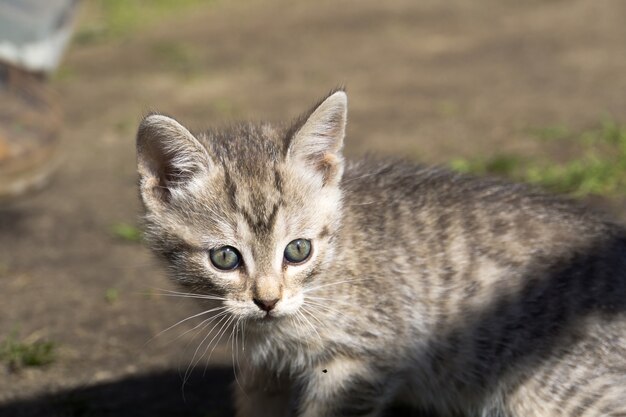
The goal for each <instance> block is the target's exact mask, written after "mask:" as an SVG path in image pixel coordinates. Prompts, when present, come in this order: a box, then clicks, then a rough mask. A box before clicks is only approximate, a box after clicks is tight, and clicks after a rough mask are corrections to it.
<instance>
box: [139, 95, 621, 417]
mask: <svg viewBox="0 0 626 417" xmlns="http://www.w3.org/2000/svg"><path fill="white" fill-rule="evenodd" d="M346 105H347V102H346V95H345V93H344V92H343V91H340V90H339V91H334V92H332V93H331V94H330V95H329V96H328V97H327V98H326V99H325V100H323V101H322V102H320V104H318V105H317V106H315V107H314V108H313V109H312V110H311V111H310V112H308V113H306V114H305V115H304V116H303V117H302V118H301V119H299V120H298V121H296V122H295V123H294V124H293V125H292V126H289V127H287V128H285V127H280V126H274V125H269V124H263V125H248V124H243V125H239V126H235V127H232V128H230V129H226V130H223V131H215V132H206V133H203V134H200V135H197V136H194V135H192V134H191V133H190V132H189V131H188V130H187V129H185V128H184V127H182V126H181V125H180V124H179V123H178V122H175V121H174V120H173V119H170V118H167V117H165V116H160V115H150V116H148V117H146V119H144V121H143V122H142V125H141V127H140V130H139V134H138V161H139V172H140V190H141V196H142V199H143V201H144V205H145V207H146V235H147V237H148V240H149V242H150V244H151V246H152V248H153V249H154V250H155V252H156V253H158V254H160V255H162V256H163V257H164V258H165V259H166V260H167V262H168V266H169V268H170V272H171V275H172V277H173V279H174V280H176V281H177V282H179V283H180V284H181V285H182V286H184V287H185V288H187V289H188V290H189V291H190V292H193V293H194V294H201V295H202V294H206V295H210V296H215V297H221V298H222V299H223V301H222V303H223V306H224V307H226V309H227V311H228V314H227V315H225V316H224V317H228V319H224V320H225V321H223V323H224V325H225V326H230V327H232V329H231V330H232V333H231V335H232V337H234V338H235V339H236V338H237V337H239V339H237V342H238V343H243V344H245V350H242V349H241V346H239V348H238V352H237V354H238V358H237V360H238V361H241V363H240V365H239V366H240V367H241V368H242V371H241V374H240V376H239V378H238V384H237V386H236V404H237V413H238V414H237V415H238V416H241V417H245V416H279V415H297V416H302V417H310V416H378V415H381V413H382V412H383V410H384V409H385V408H387V407H388V406H389V405H391V404H392V403H394V402H397V401H401V402H408V403H409V404H411V405H413V406H415V407H418V408H421V409H424V410H433V411H436V412H438V413H439V414H441V415H444V416H446V415H457V413H459V412H460V413H463V414H465V415H470V416H477V417H478V416H480V417H527V416H533V417H560V416H563V417H565V416H576V417H601V416H603V417H609V416H611V417H617V416H622V417H624V416H626V232H625V230H624V228H622V227H621V226H619V225H616V224H613V223H610V222H608V221H605V220H603V219H602V218H599V217H597V216H595V215H593V214H589V213H587V212H586V211H585V210H583V209H581V208H579V207H578V206H576V205H575V204H573V203H570V202H568V201H565V200H563V199H561V198H557V197H553V196H550V195H546V194H544V193H542V192H538V191H536V190H534V189H532V188H529V187H526V186H523V185H515V184H508V183H504V182H500V181H497V180H492V179H484V178H474V177H468V176H463V175H459V174H454V173H450V172H448V171H446V170H443V169H437V168H423V167H419V166H415V165H412V164H407V163H402V162H397V161H383V162H380V161H378V162H377V161H360V162H357V163H344V161H343V158H342V156H341V146H342V143H343V137H344V130H345V123H346ZM298 238H306V239H310V240H311V242H312V245H313V252H312V255H311V257H310V259H309V260H308V261H307V262H305V263H303V264H301V265H289V264H286V263H285V262H284V260H283V251H284V249H285V246H286V245H287V244H288V243H289V242H290V241H291V240H294V239H298ZM223 245H230V246H233V247H235V248H237V249H238V250H239V251H240V252H241V255H242V257H243V264H242V266H240V267H239V268H238V269H237V270H235V271H231V272H224V271H220V270H217V269H216V268H214V267H212V265H211V262H210V260H209V258H208V255H207V254H208V251H209V250H210V249H212V248H215V247H219V246H223ZM268 294H270V295H268ZM274 295H277V297H279V301H278V303H277V305H276V307H275V309H274V310H272V311H271V312H270V313H266V312H265V311H262V310H261V309H259V308H258V307H257V306H256V305H255V304H254V302H253V299H254V298H255V297H257V298H258V297H269V296H274ZM268 315H269V316H270V317H266V316H268ZM230 327H229V328H230ZM235 331H236V333H235ZM244 333H245V337H244Z"/></svg>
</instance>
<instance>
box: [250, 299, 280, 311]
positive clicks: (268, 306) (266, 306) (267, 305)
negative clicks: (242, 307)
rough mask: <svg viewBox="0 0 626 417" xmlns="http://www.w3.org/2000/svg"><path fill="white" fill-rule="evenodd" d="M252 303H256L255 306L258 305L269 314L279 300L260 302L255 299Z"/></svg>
mask: <svg viewBox="0 0 626 417" xmlns="http://www.w3.org/2000/svg"><path fill="white" fill-rule="evenodd" d="M252 301H254V304H256V305H257V306H258V307H259V308H260V309H261V310H263V311H267V312H268V313H269V312H270V311H271V310H273V309H274V307H275V306H276V303H277V302H278V298H275V299H273V300H259V299H256V298H255V299H253V300H252Z"/></svg>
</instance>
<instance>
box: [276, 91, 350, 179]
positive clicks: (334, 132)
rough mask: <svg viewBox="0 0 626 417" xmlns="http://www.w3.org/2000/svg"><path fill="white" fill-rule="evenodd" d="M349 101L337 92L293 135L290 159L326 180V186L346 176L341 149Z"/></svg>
mask: <svg viewBox="0 0 626 417" xmlns="http://www.w3.org/2000/svg"><path fill="white" fill-rule="evenodd" d="M347 112H348V97H347V96H346V93H345V91H343V90H336V91H334V92H332V93H331V94H330V95H329V96H328V97H326V98H325V99H324V100H323V101H322V102H321V103H319V104H318V105H317V106H316V107H315V108H314V109H313V110H312V111H311V112H310V113H309V114H308V116H307V117H306V119H304V121H300V122H299V123H297V124H296V126H295V127H297V130H296V132H295V133H294V134H290V136H291V143H290V144H289V150H288V152H287V156H288V158H289V159H290V160H292V161H293V162H295V163H298V164H300V165H302V166H305V167H308V169H309V170H310V171H311V172H316V173H317V174H318V175H321V177H322V178H323V183H324V185H328V184H332V185H336V184H338V183H339V181H340V180H341V175H342V173H343V157H342V156H341V148H342V147H343V139H344V136H345V133H346V121H347Z"/></svg>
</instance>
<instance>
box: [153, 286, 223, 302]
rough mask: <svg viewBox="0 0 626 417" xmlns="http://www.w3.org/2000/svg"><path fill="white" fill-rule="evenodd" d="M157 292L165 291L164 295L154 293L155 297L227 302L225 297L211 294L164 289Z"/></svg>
mask: <svg viewBox="0 0 626 417" xmlns="http://www.w3.org/2000/svg"><path fill="white" fill-rule="evenodd" d="M155 290H158V291H163V293H152V294H153V295H160V296H162V297H181V298H201V299H205V300H219V301H226V300H227V299H226V298H225V297H219V296H216V295H211V294H196V293H189V292H179V291H172V290H165V289H162V288H155Z"/></svg>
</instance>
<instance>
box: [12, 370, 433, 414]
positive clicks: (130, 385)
mask: <svg viewBox="0 0 626 417" xmlns="http://www.w3.org/2000/svg"><path fill="white" fill-rule="evenodd" d="M232 381H233V372H232V369H231V368H228V367H216V368H210V369H208V370H207V371H206V372H205V371H204V370H196V371H194V372H192V374H191V376H190V378H189V380H188V381H187V383H186V384H185V386H184V390H183V388H182V375H181V373H180V372H179V371H178V370H170V371H163V372H158V373H151V374H146V375H141V376H134V377H129V378H125V379H122V380H118V381H114V382H107V383H102V384H98V385H93V386H88V387H79V388H74V389H70V390H67V391H62V392H58V393H55V394H47V395H40V396H36V397H33V398H26V399H22V400H20V401H15V402H12V403H7V404H0V416H1V417H5V416H6V417H109V416H115V417H166V416H167V417H172V416H176V417H226V416H232V415H234V410H233V408H232V406H231V400H230V398H231V389H230V387H231V384H232ZM183 391H184V393H183ZM385 416H388V417H391V416H394V417H418V416H419V417H429V416H431V415H430V414H424V413H422V412H419V411H417V410H410V409H408V408H404V407H393V408H391V409H389V410H388V411H387V412H386V413H385Z"/></svg>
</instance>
